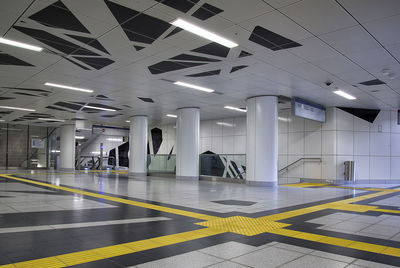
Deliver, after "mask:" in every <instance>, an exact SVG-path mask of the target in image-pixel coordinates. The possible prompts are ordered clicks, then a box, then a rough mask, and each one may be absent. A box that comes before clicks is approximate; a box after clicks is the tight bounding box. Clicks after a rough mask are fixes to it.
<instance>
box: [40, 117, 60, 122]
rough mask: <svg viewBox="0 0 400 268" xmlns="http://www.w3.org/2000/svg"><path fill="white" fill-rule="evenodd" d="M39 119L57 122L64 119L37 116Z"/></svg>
mask: <svg viewBox="0 0 400 268" xmlns="http://www.w3.org/2000/svg"><path fill="white" fill-rule="evenodd" d="M38 119H39V120H42V121H57V122H65V120H64V119H56V118H38Z"/></svg>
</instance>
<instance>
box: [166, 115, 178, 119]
mask: <svg viewBox="0 0 400 268" xmlns="http://www.w3.org/2000/svg"><path fill="white" fill-rule="evenodd" d="M165 116H167V117H172V118H178V116H177V115H176V114H166V115H165Z"/></svg>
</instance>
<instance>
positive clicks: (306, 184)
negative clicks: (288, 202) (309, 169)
mask: <svg viewBox="0 0 400 268" xmlns="http://www.w3.org/2000/svg"><path fill="white" fill-rule="evenodd" d="M327 185H329V183H311V182H300V183H292V184H283V185H281V186H287V187H297V188H305V187H315V186H327Z"/></svg>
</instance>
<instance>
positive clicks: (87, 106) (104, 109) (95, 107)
mask: <svg viewBox="0 0 400 268" xmlns="http://www.w3.org/2000/svg"><path fill="white" fill-rule="evenodd" d="M83 108H89V109H96V110H102V111H108V112H116V111H117V110H115V109H109V108H103V107H97V106H91V105H85V106H83Z"/></svg>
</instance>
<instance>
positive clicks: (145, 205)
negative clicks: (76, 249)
mask: <svg viewBox="0 0 400 268" xmlns="http://www.w3.org/2000/svg"><path fill="white" fill-rule="evenodd" d="M0 176H2V177H4V178H8V179H12V180H17V181H21V182H27V183H30V184H36V185H40V186H45V187H50V188H54V189H58V190H63V191H66V192H71V193H76V194H81V195H86V196H91V197H97V198H100V199H104V200H109V201H114V202H118V203H122V204H127V205H132V206H137V207H142V208H148V209H153V210H158V211H162V212H167V213H173V214H176V215H181V216H186V217H191V218H196V219H200V220H213V219H218V217H215V216H210V215H206V214H201V213H196V212H190V211H185V210H181V209H175V208H168V207H163V206H158V205H153V204H149V203H143V202H138V201H133V200H129V199H124V198H120V197H112V196H108V195H104V194H97V193H92V192H87V191H82V190H77V189H73V188H68V187H64V186H57V185H53V184H49V183H44V182H38V181H32V180H28V179H21V178H17V177H14V176H9V175H0Z"/></svg>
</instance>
